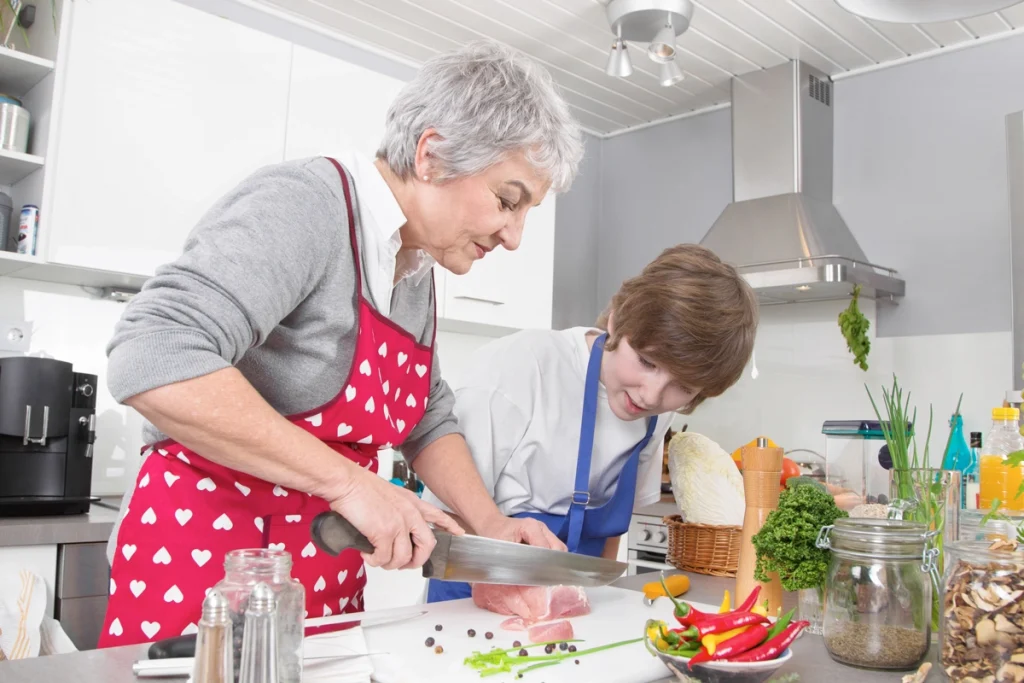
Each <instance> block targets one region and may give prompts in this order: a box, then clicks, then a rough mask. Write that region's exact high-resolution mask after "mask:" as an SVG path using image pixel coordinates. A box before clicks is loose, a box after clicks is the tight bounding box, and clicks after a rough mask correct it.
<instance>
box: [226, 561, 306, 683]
mask: <svg viewBox="0 0 1024 683" xmlns="http://www.w3.org/2000/svg"><path fill="white" fill-rule="evenodd" d="M291 570H292V556H291V554H290V553H288V552H287V551H284V550H268V549H265V548H257V549H248V550H233V551H231V552H229V553H228V554H227V556H226V557H225V558H224V578H223V579H222V580H221V581H220V583H218V584H217V585H216V586H215V588H216V589H217V590H219V591H220V592H221V593H222V594H223V595H224V597H225V598H227V600H228V605H229V607H230V610H231V622H232V627H233V629H232V630H233V637H234V658H235V680H236V681H237V680H238V676H239V671H240V664H241V656H242V640H243V637H244V633H245V611H246V609H247V608H248V606H249V597H250V596H251V594H252V591H253V588H255V587H256V584H258V583H260V582H263V583H266V584H267V585H268V586H270V588H271V589H273V591H274V595H275V597H276V608H277V617H276V619H277V644H278V683H301V681H302V637H303V634H304V626H305V616H304V614H303V612H304V611H305V606H306V589H305V588H303V586H302V584H301V583H299V582H298V581H293V580H292V577H291Z"/></svg>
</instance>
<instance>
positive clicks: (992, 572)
mask: <svg viewBox="0 0 1024 683" xmlns="http://www.w3.org/2000/svg"><path fill="white" fill-rule="evenodd" d="M944 591H945V596H944V599H943V605H944V609H943V612H942V614H943V616H942V621H941V625H940V632H941V639H940V642H941V649H940V654H939V657H940V661H941V664H942V668H943V669H944V670H945V672H946V676H947V677H948V678H949V680H950V681H952V682H953V683H960V682H961V681H985V680H989V681H990V680H1019V679H1020V678H1021V677H1024V665H1022V664H1021V662H1022V661H1024V551H1022V550H1012V549H1007V550H997V549H993V544H992V543H991V542H989V541H960V542H957V543H950V544H949V545H948V546H946V572H945V581H944Z"/></svg>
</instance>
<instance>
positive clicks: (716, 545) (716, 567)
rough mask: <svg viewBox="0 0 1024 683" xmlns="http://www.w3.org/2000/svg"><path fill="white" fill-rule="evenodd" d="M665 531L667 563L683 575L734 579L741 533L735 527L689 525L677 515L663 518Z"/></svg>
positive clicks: (738, 557)
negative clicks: (680, 570)
mask: <svg viewBox="0 0 1024 683" xmlns="http://www.w3.org/2000/svg"><path fill="white" fill-rule="evenodd" d="M664 522H665V525H666V526H667V527H668V556H667V558H666V559H667V560H668V563H669V564H671V565H672V566H674V567H678V568H679V569H682V570H683V571H687V572H696V573H698V574H709V575H711V576H736V570H737V568H738V567H739V563H740V541H741V540H742V538H743V529H742V527H738V526H712V525H710V524H688V523H686V522H684V521H683V518H682V517H680V516H679V515H670V516H668V517H665V518H664Z"/></svg>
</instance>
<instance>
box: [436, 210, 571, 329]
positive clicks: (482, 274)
mask: <svg viewBox="0 0 1024 683" xmlns="http://www.w3.org/2000/svg"><path fill="white" fill-rule="evenodd" d="M554 255H555V196H554V194H551V195H549V196H548V197H547V198H546V199H545V200H544V202H543V203H542V204H541V205H540V206H538V207H535V208H533V209H530V211H529V213H527V214H526V226H525V228H524V230H523V241H522V244H520V246H519V248H518V249H517V250H515V251H505V250H504V249H501V248H498V249H495V250H494V251H492V252H491V253H490V254H488V255H487V256H486V257H485V258H484V259H483V260H482V261H479V262H477V263H476V264H474V265H473V267H472V269H470V271H469V272H468V273H467V274H465V275H452V274H451V273H445V287H444V297H445V302H444V317H445V318H446V319H448V320H453V321H459V322H467V323H479V324H483V325H499V326H502V327H512V328H516V329H529V328H534V329H538V328H539V329H550V328H551V295H552V286H553V279H554ZM438 271H439V272H438V275H440V274H441V272H442V271H441V269H438Z"/></svg>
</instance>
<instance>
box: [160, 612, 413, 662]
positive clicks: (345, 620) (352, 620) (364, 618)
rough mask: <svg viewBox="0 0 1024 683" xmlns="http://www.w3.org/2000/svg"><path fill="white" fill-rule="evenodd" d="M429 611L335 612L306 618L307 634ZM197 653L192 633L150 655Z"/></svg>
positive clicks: (365, 625) (168, 640)
mask: <svg viewBox="0 0 1024 683" xmlns="http://www.w3.org/2000/svg"><path fill="white" fill-rule="evenodd" d="M426 613H427V610H425V609H423V607H421V606H420V605H412V606H411V607H392V608H390V609H379V610H373V611H370V612H350V613H348V614H335V615H332V616H329V617H313V618H311V619H306V620H305V622H304V628H305V630H306V632H307V633H306V635H307V636H308V635H310V634H309V631H310V630H311V629H319V628H322V627H324V626H335V625H338V624H357V625H359V626H362V627H363V628H368V627H370V626H377V625H379V624H390V623H392V622H395V621H405V620H406V619H414V618H416V617H421V616H423V615H424V614H426ZM195 655H196V634H195V633H191V634H189V635H184V636H174V637H173V638H164V639H163V640H158V641H156V642H155V643H153V644H152V645H150V646H149V651H148V656H149V658H150V659H176V658H182V657H195Z"/></svg>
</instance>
